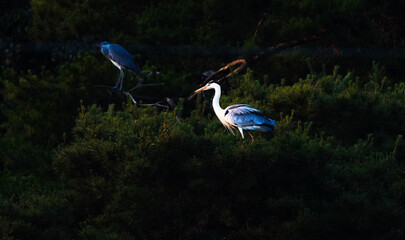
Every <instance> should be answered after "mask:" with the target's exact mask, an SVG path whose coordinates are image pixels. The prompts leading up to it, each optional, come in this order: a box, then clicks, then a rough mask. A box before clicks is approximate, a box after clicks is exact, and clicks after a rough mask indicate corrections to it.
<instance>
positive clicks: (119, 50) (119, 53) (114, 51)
mask: <svg viewBox="0 0 405 240" xmlns="http://www.w3.org/2000/svg"><path fill="white" fill-rule="evenodd" d="M108 54H109V57H110V59H111V60H112V61H114V62H116V63H118V64H119V65H121V66H123V67H125V68H127V69H129V70H132V71H134V72H135V73H137V74H141V70H140V68H139V67H138V66H137V65H136V64H135V62H134V58H133V57H132V55H131V54H130V53H129V52H128V51H127V50H125V48H123V47H121V46H120V45H118V44H111V45H110V46H109V48H108Z"/></svg>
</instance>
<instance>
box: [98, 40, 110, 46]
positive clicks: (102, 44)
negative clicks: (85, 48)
mask: <svg viewBox="0 0 405 240" xmlns="http://www.w3.org/2000/svg"><path fill="white" fill-rule="evenodd" d="M107 44H110V43H109V42H107V41H105V42H102V43H100V44H96V46H97V47H102V46H104V45H107Z"/></svg>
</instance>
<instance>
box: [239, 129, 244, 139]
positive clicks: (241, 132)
mask: <svg viewBox="0 0 405 240" xmlns="http://www.w3.org/2000/svg"><path fill="white" fill-rule="evenodd" d="M238 129H239V132H240V134H241V135H242V138H245V136H243V129H242V128H238Z"/></svg>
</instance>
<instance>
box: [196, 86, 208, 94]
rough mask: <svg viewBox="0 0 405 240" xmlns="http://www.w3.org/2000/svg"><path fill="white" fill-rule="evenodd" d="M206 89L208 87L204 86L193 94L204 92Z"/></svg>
mask: <svg viewBox="0 0 405 240" xmlns="http://www.w3.org/2000/svg"><path fill="white" fill-rule="evenodd" d="M207 87H208V86H204V87H202V88H199V89H197V90H195V91H194V92H195V93H198V92H201V91H204V90H205V89H207Z"/></svg>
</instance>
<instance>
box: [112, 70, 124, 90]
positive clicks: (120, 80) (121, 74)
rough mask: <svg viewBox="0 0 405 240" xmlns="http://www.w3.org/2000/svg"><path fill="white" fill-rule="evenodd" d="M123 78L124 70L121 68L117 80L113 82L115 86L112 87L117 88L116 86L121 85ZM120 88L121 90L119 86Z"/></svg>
mask: <svg viewBox="0 0 405 240" xmlns="http://www.w3.org/2000/svg"><path fill="white" fill-rule="evenodd" d="M123 78H124V71H122V70H121V69H120V76H119V77H118V80H117V83H116V84H115V86H114V88H115V89H117V88H118V86H121V87H122V83H121V82H122V79H123ZM120 83H121V85H120ZM120 90H121V88H120Z"/></svg>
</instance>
